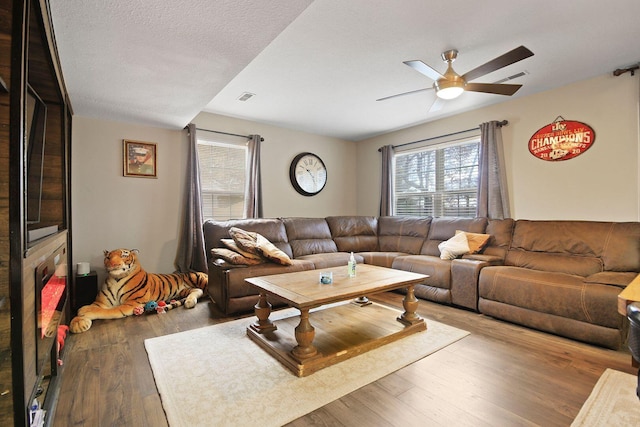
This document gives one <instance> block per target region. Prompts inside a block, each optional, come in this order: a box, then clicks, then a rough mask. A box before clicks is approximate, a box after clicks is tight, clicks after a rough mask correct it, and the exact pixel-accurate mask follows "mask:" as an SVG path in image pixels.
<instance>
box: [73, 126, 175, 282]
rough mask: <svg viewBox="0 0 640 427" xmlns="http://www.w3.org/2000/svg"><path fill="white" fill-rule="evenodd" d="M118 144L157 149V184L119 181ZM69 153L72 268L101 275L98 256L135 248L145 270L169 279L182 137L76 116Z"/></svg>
mask: <svg viewBox="0 0 640 427" xmlns="http://www.w3.org/2000/svg"><path fill="white" fill-rule="evenodd" d="M123 139H133V140H139V141H147V142H154V143H156V144H157V179H152V178H130V177H124V176H123V142H122V140H123ZM71 150H72V152H71V168H72V169H71V173H72V174H71V186H72V191H71V212H72V227H73V229H72V232H73V236H72V238H73V258H74V263H77V262H80V261H88V262H90V263H91V268H92V269H93V270H97V271H99V272H103V271H104V268H103V258H104V257H103V250H113V249H117V248H130V249H133V248H135V249H139V250H140V255H139V256H140V260H141V262H142V265H143V266H144V267H145V269H147V270H148V271H151V272H157V273H167V272H172V271H173V270H174V268H173V261H174V258H175V255H176V251H175V248H176V245H177V236H178V232H179V224H180V222H179V215H180V213H181V206H182V193H183V188H184V168H185V167H184V165H185V163H186V159H187V153H188V152H187V139H186V133H185V132H181V131H177V130H168V129H161V128H153V127H148V126H141V125H134V124H125V123H118V122H111V121H103V120H96V119H89V118H85V117H77V116H76V117H74V118H73V133H72V149H71Z"/></svg>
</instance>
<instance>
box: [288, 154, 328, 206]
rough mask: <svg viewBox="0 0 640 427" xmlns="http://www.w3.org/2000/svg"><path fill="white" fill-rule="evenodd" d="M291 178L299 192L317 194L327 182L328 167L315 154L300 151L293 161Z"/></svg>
mask: <svg viewBox="0 0 640 427" xmlns="http://www.w3.org/2000/svg"><path fill="white" fill-rule="evenodd" d="M289 178H290V179H291V184H292V185H293V188H295V189H296V191H297V192H298V193H300V194H302V195H303V196H315V195H316V194H318V193H319V192H320V191H322V189H323V188H324V186H325V185H326V183H327V168H326V166H325V165H324V162H323V161H322V159H320V157H318V156H316V155H315V154H313V153H300V154H298V155H297V156H296V157H295V158H294V159H293V161H292V162H291V167H290V168H289Z"/></svg>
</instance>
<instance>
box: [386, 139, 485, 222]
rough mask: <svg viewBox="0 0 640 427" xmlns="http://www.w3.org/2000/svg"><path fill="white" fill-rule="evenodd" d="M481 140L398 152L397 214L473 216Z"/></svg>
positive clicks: (396, 165)
mask: <svg viewBox="0 0 640 427" xmlns="http://www.w3.org/2000/svg"><path fill="white" fill-rule="evenodd" d="M478 154H479V140H478V139H474V140H472V141H469V140H467V141H465V142H463V143H459V144H456V145H447V146H444V147H442V146H441V147H427V148H424V149H421V150H415V151H407V152H400V153H397V154H396V155H395V157H394V162H395V174H394V181H395V182H394V203H395V210H394V212H395V214H396V215H407V216H408V215H415V216H434V217H439V216H458V217H474V216H475V215H476V209H477V206H478V200H477V192H478Z"/></svg>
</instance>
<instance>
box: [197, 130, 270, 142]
mask: <svg viewBox="0 0 640 427" xmlns="http://www.w3.org/2000/svg"><path fill="white" fill-rule="evenodd" d="M196 130H202V131H205V132H213V133H219V134H221V135H229V136H238V137H240V138H247V139H251V138H253V135H239V134H237V133H229V132H222V131H219V130H211V129H202V128H196ZM260 141H264V138H262V137H260Z"/></svg>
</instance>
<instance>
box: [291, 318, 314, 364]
mask: <svg viewBox="0 0 640 427" xmlns="http://www.w3.org/2000/svg"><path fill="white" fill-rule="evenodd" d="M295 335H296V341H297V342H298V345H297V346H295V347H294V348H293V350H291V355H292V356H293V357H294V358H295V359H296V360H298V361H299V362H302V361H304V360H305V359H308V358H310V357H313V356H315V355H317V354H318V350H317V349H316V348H315V347H314V346H313V344H312V342H313V338H314V337H315V335H316V330H315V328H314V327H313V326H312V325H311V323H310V322H309V309H306V310H300V323H299V324H298V326H296V333H295Z"/></svg>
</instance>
